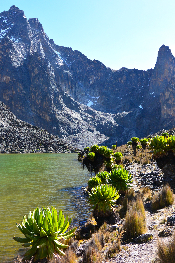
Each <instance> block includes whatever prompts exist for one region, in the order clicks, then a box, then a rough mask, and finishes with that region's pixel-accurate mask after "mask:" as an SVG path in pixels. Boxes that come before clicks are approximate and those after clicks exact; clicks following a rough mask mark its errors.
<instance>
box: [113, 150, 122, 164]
mask: <svg viewBox="0 0 175 263" xmlns="http://www.w3.org/2000/svg"><path fill="white" fill-rule="evenodd" d="M114 157H115V159H116V161H117V162H118V161H121V160H122V158H123V154H122V153H121V152H116V153H114Z"/></svg>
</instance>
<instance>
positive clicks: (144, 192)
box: [139, 186, 152, 201]
mask: <svg viewBox="0 0 175 263" xmlns="http://www.w3.org/2000/svg"><path fill="white" fill-rule="evenodd" d="M139 192H140V195H141V198H142V200H143V201H150V200H152V191H151V189H150V187H149V186H144V187H142V188H141V189H140V191H139Z"/></svg>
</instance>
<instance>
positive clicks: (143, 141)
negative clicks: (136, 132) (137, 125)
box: [140, 138, 148, 146]
mask: <svg viewBox="0 0 175 263" xmlns="http://www.w3.org/2000/svg"><path fill="white" fill-rule="evenodd" d="M140 143H141V145H142V146H144V145H145V146H146V145H147V144H148V139H147V138H143V139H140Z"/></svg>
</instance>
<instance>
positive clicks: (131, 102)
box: [0, 6, 175, 147]
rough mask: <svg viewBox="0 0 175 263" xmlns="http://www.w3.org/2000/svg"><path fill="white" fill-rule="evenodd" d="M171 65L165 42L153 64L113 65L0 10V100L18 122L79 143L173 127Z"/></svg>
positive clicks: (119, 138)
mask: <svg viewBox="0 0 175 263" xmlns="http://www.w3.org/2000/svg"><path fill="white" fill-rule="evenodd" d="M174 69H175V66H174V57H173V55H172V54H171V51H170V49H169V48H168V47H166V46H162V47H161V48H160V50H159V53H158V58H157V63H156V65H155V68H154V69H150V70H147V71H142V70H137V69H126V68H122V69H120V70H118V71H113V70H111V69H110V68H106V67H105V66H104V65H103V64H102V63H101V62H99V61H97V60H93V61H91V60H89V59H88V58H87V57H86V56H84V55H83V54H82V53H80V52H79V51H76V50H75V51H73V50H72V49H71V48H66V47H62V46H58V45H56V44H55V43H54V41H53V40H50V39H49V38H48V37H47V35H46V34H45V33H44V30H43V27H42V25H41V24H40V22H39V21H38V20H37V19H29V20H27V18H26V17H25V15H24V12H23V11H21V10H19V9H18V8H17V7H15V6H12V7H11V8H10V9H9V11H7V12H5V11H4V12H2V13H1V14H0V100H2V101H3V102H4V103H5V104H6V105H7V106H8V107H9V109H10V110H11V111H12V112H13V113H14V114H15V115H16V116H17V117H18V118H20V119H21V120H24V121H27V122H29V123H31V124H33V125H36V126H39V127H42V128H45V129H47V130H48V131H49V132H51V133H53V134H55V135H58V136H59V137H61V138H64V139H66V140H67V141H68V142H71V143H72V144H73V145H74V146H76V147H84V146H86V145H89V144H94V143H102V142H103V143H104V142H105V143H107V144H109V145H111V143H115V141H116V140H117V141H118V143H119V144H121V143H124V142H126V141H127V140H129V139H130V138H131V137H132V136H138V137H142V136H146V135H147V134H149V133H150V132H156V131H157V130H159V129H162V128H164V127H165V128H171V127H172V126H173V124H174V118H173V116H174V112H175V106H174Z"/></svg>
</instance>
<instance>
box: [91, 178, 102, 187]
mask: <svg viewBox="0 0 175 263" xmlns="http://www.w3.org/2000/svg"><path fill="white" fill-rule="evenodd" d="M100 184H102V181H101V178H100V177H98V176H94V177H92V178H90V179H89V181H88V189H89V190H91V189H92V188H93V187H96V186H98V185H100Z"/></svg>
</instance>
